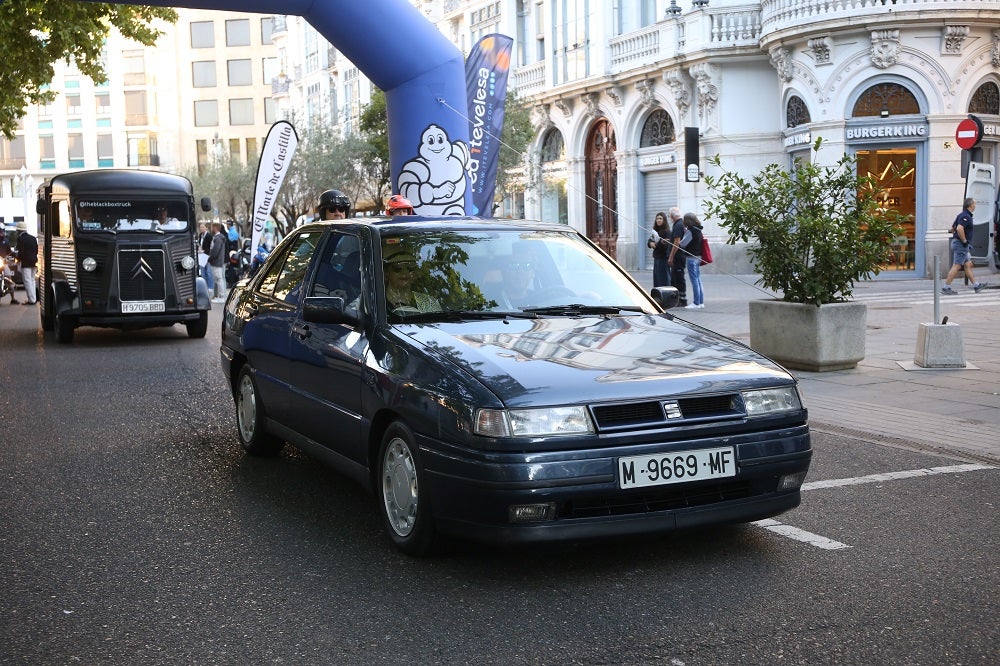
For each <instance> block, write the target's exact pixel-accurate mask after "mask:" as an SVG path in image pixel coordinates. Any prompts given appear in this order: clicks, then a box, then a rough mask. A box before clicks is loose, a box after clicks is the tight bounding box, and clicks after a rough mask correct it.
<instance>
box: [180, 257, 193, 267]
mask: <svg viewBox="0 0 1000 666" xmlns="http://www.w3.org/2000/svg"><path fill="white" fill-rule="evenodd" d="M181 268H183V269H184V270H186V271H189V270H191V269H192V268H194V257H192V256H191V255H190V254H189V255H188V256H186V257H184V258H183V259H181Z"/></svg>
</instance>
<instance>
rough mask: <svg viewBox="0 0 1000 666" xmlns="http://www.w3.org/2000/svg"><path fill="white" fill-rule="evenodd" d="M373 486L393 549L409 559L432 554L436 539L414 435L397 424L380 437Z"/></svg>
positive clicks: (435, 547)
mask: <svg viewBox="0 0 1000 666" xmlns="http://www.w3.org/2000/svg"><path fill="white" fill-rule="evenodd" d="M376 483H377V492H378V497H379V500H380V501H379V504H380V505H381V507H380V508H381V509H382V520H383V522H384V525H385V528H386V532H387V533H388V535H389V538H390V539H392V541H393V543H395V544H396V547H397V548H399V549H400V550H401V551H403V552H404V553H406V554H408V555H429V554H431V553H433V552H435V551H436V550H437V547H438V543H437V542H438V538H437V534H436V531H435V529H434V519H433V518H432V516H431V515H430V502H429V497H428V493H427V483H426V477H425V476H424V470H423V466H422V464H421V462H420V454H419V452H418V451H417V445H416V443H415V441H414V438H413V433H411V432H410V429H409V428H407V427H406V426H405V425H403V424H402V423H400V422H398V421H397V422H396V423H393V424H392V425H390V426H389V428H388V429H387V430H386V432H385V435H384V436H383V437H382V446H381V447H380V448H379V457H378V477H377V479H376Z"/></svg>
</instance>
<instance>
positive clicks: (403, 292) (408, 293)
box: [383, 249, 441, 313]
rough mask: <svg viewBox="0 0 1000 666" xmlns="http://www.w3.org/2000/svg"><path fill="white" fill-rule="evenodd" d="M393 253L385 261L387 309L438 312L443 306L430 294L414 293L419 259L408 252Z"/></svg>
mask: <svg viewBox="0 0 1000 666" xmlns="http://www.w3.org/2000/svg"><path fill="white" fill-rule="evenodd" d="M388 252H391V253H392V254H390V255H389V256H388V257H387V258H386V259H385V260H384V261H383V263H384V265H385V300H386V305H387V308H388V309H389V310H391V311H393V312H396V313H407V312H410V313H412V312H437V311H440V310H441V304H440V303H438V302H437V300H435V299H434V297H433V296H431V295H430V294H425V293H423V292H420V291H414V289H413V281H414V279H415V278H416V274H417V271H418V270H419V266H418V264H417V258H416V257H415V256H414V255H413V254H412V253H410V252H408V251H406V250H400V249H395V250H388Z"/></svg>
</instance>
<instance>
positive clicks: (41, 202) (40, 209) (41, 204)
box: [35, 199, 49, 215]
mask: <svg viewBox="0 0 1000 666" xmlns="http://www.w3.org/2000/svg"><path fill="white" fill-rule="evenodd" d="M35 212H36V213H38V214H39V215H48V213H49V207H48V206H47V205H46V203H45V199H35Z"/></svg>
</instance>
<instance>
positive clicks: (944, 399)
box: [632, 269, 1000, 463]
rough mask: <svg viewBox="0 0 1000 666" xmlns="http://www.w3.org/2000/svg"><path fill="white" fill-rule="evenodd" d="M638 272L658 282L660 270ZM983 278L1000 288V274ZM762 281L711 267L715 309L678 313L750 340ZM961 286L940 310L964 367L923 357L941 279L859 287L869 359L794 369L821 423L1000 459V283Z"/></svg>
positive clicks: (815, 422)
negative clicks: (924, 328) (917, 358)
mask: <svg viewBox="0 0 1000 666" xmlns="http://www.w3.org/2000/svg"><path fill="white" fill-rule="evenodd" d="M979 270H980V271H982V270H983V269H979ZM632 276H633V277H634V278H635V279H636V280H637V281H638V282H639V284H640V285H642V286H643V287H644V288H646V289H647V290H648V289H649V288H650V287H651V286H652V283H653V278H652V271H634V272H633V273H632ZM980 279H982V280H984V281H987V280H989V281H991V286H992V287H1000V276H996V275H992V276H991V275H989V274H988V272H987V274H985V275H982V276H980ZM755 280H756V276H753V275H735V276H734V275H721V274H706V273H705V272H703V273H702V284H703V286H704V288H705V308H704V309H703V310H686V309H684V308H675V309H673V310H671V313H672V314H674V315H675V316H676V317H678V318H680V319H684V320H687V321H690V322H692V323H695V324H699V325H701V326H705V327H706V328H709V329H712V330H713V331H717V332H719V333H722V334H724V335H727V336H729V337H731V338H735V339H737V340H740V341H741V342H744V343H747V344H749V343H750V325H749V322H748V312H749V308H748V306H747V303H748V301H750V300H753V299H758V298H769V297H770V296H769V294H768V292H766V291H764V290H762V289H761V288H760V287H758V286H756V285H755V284H754V283H755ZM952 286H953V287H954V288H955V289H956V290H957V291H958V292H959V293H958V295H955V296H944V295H942V296H941V297H940V316H941V317H945V316H947V317H948V320H949V322H950V323H955V324H958V325H960V326H961V330H962V340H963V343H964V348H965V362H966V365H967V366H968V367H966V368H964V369H922V368H916V366H914V364H913V358H914V353H915V351H916V343H917V331H918V328H919V324H920V323H931V322H932V321H933V320H934V281H933V280H930V279H921V280H879V281H871V282H863V283H859V284H857V285H855V289H854V297H855V299H856V300H859V301H863V302H865V303H867V304H868V333H867V337H866V349H865V358H864V360H863V361H861V362H860V363H859V364H858V367H857V368H855V369H852V370H840V371H834V372H805V371H798V370H796V371H793V373H792V374H794V375H795V376H796V377H797V378H798V380H799V389H800V391H801V393H802V399H803V402H805V405H806V407H807V408H808V409H809V420H810V424H811V425H812V427H813V428H814V429H816V430H821V431H828V432H836V433H841V434H849V435H853V436H858V437H862V438H870V439H876V440H878V441H880V442H888V443H896V444H899V445H901V446H907V447H914V446H915V447H917V448H920V449H924V450H937V451H941V452H947V453H952V454H956V455H959V456H961V457H965V458H969V459H970V460H977V461H986V462H990V463H1000V349H998V347H1000V288H987V289H984V290H982V291H981V292H980V293H979V294H975V293H973V291H972V289H967V288H966V287H964V285H962V284H961V281H960V280H956V281H955V282H954V283H953V285H952ZM688 288H689V290H690V286H689V287H688ZM938 323H940V322H938ZM906 368H913V369H906Z"/></svg>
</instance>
